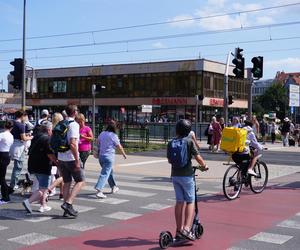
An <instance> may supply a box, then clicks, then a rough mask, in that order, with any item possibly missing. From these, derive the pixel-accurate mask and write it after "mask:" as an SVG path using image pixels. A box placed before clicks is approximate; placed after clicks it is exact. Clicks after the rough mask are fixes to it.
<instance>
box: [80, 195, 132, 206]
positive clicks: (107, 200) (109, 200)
mask: <svg viewBox="0 0 300 250" xmlns="http://www.w3.org/2000/svg"><path fill="white" fill-rule="evenodd" d="M88 197H89V198H83V197H76V199H78V200H84V201H91V202H99V203H106V204H110V205H118V204H122V203H125V202H128V201H129V200H125V199H117V198H105V199H99V198H97V197H96V196H95V195H88Z"/></svg>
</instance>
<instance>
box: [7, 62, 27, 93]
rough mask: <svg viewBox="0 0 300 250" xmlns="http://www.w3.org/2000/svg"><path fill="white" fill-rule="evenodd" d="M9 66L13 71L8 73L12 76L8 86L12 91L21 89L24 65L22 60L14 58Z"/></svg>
mask: <svg viewBox="0 0 300 250" xmlns="http://www.w3.org/2000/svg"><path fill="white" fill-rule="evenodd" d="M10 64H11V65H13V66H14V70H13V71H11V72H10V74H11V75H12V76H13V81H11V82H10V84H11V85H12V86H13V88H14V89H21V88H22V76H23V65H24V64H23V59H22V58H15V60H14V61H12V62H10Z"/></svg>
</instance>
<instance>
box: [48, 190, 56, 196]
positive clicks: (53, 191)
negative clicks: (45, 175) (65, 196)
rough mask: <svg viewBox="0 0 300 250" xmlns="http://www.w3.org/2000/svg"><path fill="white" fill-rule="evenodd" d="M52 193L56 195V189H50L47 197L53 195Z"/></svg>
mask: <svg viewBox="0 0 300 250" xmlns="http://www.w3.org/2000/svg"><path fill="white" fill-rule="evenodd" d="M54 195H56V189H53V190H52V191H51V193H50V194H49V195H48V196H49V197H52V196H54Z"/></svg>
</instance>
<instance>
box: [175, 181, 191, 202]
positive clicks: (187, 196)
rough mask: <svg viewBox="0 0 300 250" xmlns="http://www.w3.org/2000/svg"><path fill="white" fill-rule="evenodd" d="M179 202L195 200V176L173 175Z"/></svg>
mask: <svg viewBox="0 0 300 250" xmlns="http://www.w3.org/2000/svg"><path fill="white" fill-rule="evenodd" d="M172 181H173V186H174V190H175V196H176V201H177V202H184V201H185V202H188V203H191V202H194V201H195V181H194V177H193V176H172Z"/></svg>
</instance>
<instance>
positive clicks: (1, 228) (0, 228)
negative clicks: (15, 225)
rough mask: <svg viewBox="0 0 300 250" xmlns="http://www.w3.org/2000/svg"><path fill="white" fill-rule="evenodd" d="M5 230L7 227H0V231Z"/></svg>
mask: <svg viewBox="0 0 300 250" xmlns="http://www.w3.org/2000/svg"><path fill="white" fill-rule="evenodd" d="M5 229H8V227H4V226H0V231H1V230H5Z"/></svg>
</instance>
